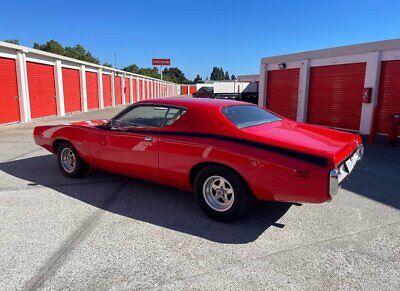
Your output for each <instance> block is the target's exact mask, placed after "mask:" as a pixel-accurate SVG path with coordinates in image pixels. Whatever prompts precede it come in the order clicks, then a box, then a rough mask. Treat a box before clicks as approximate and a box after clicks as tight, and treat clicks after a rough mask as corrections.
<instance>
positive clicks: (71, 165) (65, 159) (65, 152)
mask: <svg viewBox="0 0 400 291" xmlns="http://www.w3.org/2000/svg"><path fill="white" fill-rule="evenodd" d="M60 158H61V165H62V167H63V169H64V170H65V171H66V172H67V173H72V172H73V171H74V170H75V167H76V157H75V154H74V152H73V151H72V150H71V149H70V148H63V149H62V151H61V157H60Z"/></svg>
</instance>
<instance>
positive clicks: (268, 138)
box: [242, 119, 361, 166]
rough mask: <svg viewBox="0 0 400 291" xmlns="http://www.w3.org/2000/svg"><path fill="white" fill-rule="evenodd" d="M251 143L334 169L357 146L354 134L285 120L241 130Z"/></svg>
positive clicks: (358, 141) (359, 141)
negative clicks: (316, 160) (316, 158)
mask: <svg viewBox="0 0 400 291" xmlns="http://www.w3.org/2000/svg"><path fill="white" fill-rule="evenodd" d="M242 131H244V132H246V133H247V134H248V135H249V137H251V138H252V139H253V138H254V139H258V140H261V141H262V142H265V143H267V144H271V145H274V146H277V147H285V148H288V149H290V150H293V151H297V152H300V153H306V154H310V155H315V156H319V157H324V158H326V159H328V160H329V161H330V162H331V164H333V165H332V166H336V165H337V164H339V163H340V162H342V161H343V160H344V159H345V158H346V157H348V156H349V155H350V154H351V153H352V152H353V151H354V150H355V149H356V148H357V146H358V144H360V143H361V138H360V136H358V135H357V134H353V133H348V132H343V131H339V130H333V129H329V128H325V127H321V126H315V125H310V124H304V123H298V122H295V121H291V120H288V119H283V120H280V121H276V122H271V123H266V124H261V125H257V126H251V127H247V128H242Z"/></svg>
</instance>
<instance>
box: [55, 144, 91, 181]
mask: <svg viewBox="0 0 400 291" xmlns="http://www.w3.org/2000/svg"><path fill="white" fill-rule="evenodd" d="M57 159H58V166H59V167H60V169H61V172H62V173H63V174H64V175H65V176H67V177H69V178H79V177H82V176H84V175H85V174H86V173H87V171H88V169H89V166H88V164H86V163H85V161H83V160H82V159H81V157H80V156H79V154H78V152H77V151H76V149H75V148H74V146H73V145H72V144H70V143H69V142H63V143H61V144H60V146H59V147H58V150H57Z"/></svg>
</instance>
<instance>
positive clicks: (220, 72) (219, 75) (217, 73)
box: [210, 67, 225, 81]
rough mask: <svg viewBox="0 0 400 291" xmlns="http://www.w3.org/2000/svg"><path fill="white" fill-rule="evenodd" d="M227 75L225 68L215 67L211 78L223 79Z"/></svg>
mask: <svg viewBox="0 0 400 291" xmlns="http://www.w3.org/2000/svg"><path fill="white" fill-rule="evenodd" d="M224 77H225V74H224V70H223V69H222V68H218V67H213V69H212V72H211V75H210V79H211V80H214V81H220V80H223V79H224Z"/></svg>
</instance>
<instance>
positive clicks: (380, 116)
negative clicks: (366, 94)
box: [375, 61, 400, 134]
mask: <svg viewBox="0 0 400 291" xmlns="http://www.w3.org/2000/svg"><path fill="white" fill-rule="evenodd" d="M397 112H400V61H387V62H382V67H381V78H380V83H379V94H378V105H377V108H376V117H375V120H376V132H378V133H386V134H387V133H389V128H390V120H389V118H390V115H392V114H394V113H397Z"/></svg>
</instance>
